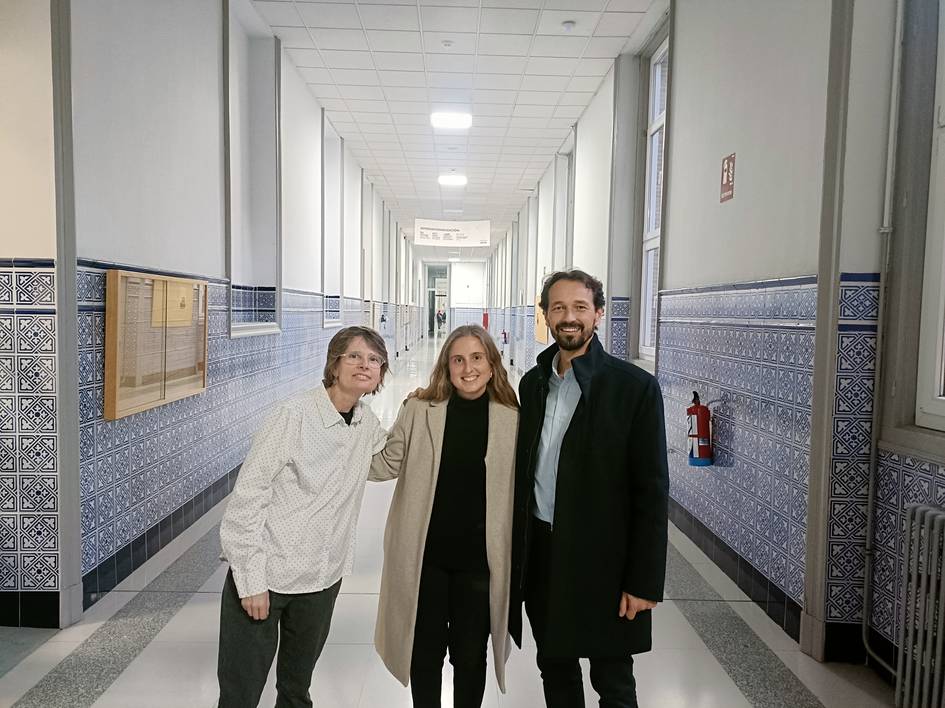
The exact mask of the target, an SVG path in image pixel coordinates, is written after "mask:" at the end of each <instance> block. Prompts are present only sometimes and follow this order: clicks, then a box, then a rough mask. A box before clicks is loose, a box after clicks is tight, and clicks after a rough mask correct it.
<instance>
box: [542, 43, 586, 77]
mask: <svg viewBox="0 0 945 708" xmlns="http://www.w3.org/2000/svg"><path fill="white" fill-rule="evenodd" d="M586 45H587V37H554V36H552V35H538V36H536V37H535V41H534V42H532V52H531V56H533V57H579V56H581V53H582V52H583V51H584V47H585V46H586ZM568 73H569V74H570V73H571V72H570V71H569V72H568Z"/></svg>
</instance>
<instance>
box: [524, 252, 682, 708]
mask: <svg viewBox="0 0 945 708" xmlns="http://www.w3.org/2000/svg"><path fill="white" fill-rule="evenodd" d="M539 305H540V307H541V309H542V310H543V311H544V313H545V319H546V321H547V323H548V327H549V328H550V330H551V333H552V336H553V337H554V339H555V344H554V345H552V346H551V347H549V348H548V349H546V350H545V351H543V352H542V353H541V354H540V355H539V356H538V365H537V366H536V367H534V368H533V369H531V370H530V371H528V372H527V373H526V374H525V376H524V377H523V378H522V381H521V383H520V385H519V398H520V401H521V418H520V422H519V432H518V450H517V458H516V485H515V518H514V523H513V532H512V533H513V536H512V588H511V606H510V615H509V629H510V632H511V634H512V637H513V638H514V639H515V641H516V642H517V643H518V644H519V646H521V635H522V614H521V605H522V602H524V604H525V611H526V613H527V614H528V619H529V621H530V623H531V626H532V631H533V633H534V635H535V641H536V643H537V645H538V668H539V669H540V670H541V676H542V682H543V684H544V693H545V703H546V705H547V706H548V708H575V707H577V706H580V707H583V706H584V687H583V678H582V676H581V668H580V664H579V663H578V659H579V657H586V658H588V659H590V664H591V685H592V686H593V687H594V690H596V691H597V693H598V694H599V695H600V697H601V702H600V705H601V706H602V708H618V707H619V708H628V707H635V706H636V705H637V700H636V685H635V682H634V678H633V658H632V656H631V655H632V654H637V653H640V652H645V651H649V650H650V648H651V645H652V637H651V612H650V610H652V609H653V608H654V607H655V606H656V603H658V602H660V601H661V600H662V599H663V580H664V576H665V570H666V544H667V504H668V493H669V475H668V471H667V461H666V433H665V428H664V424H663V399H662V395H661V393H660V388H659V385H658V384H657V382H656V379H655V378H654V377H653V376H651V375H650V374H649V373H647V372H646V371H643V370H642V369H640V368H638V367H636V366H633V365H632V364H629V363H627V362H625V361H621V360H620V359H617V358H615V357H613V356H610V355H609V354H608V353H607V352H605V351H604V348H603V347H602V346H601V344H600V341H599V340H598V338H597V335H596V334H595V330H596V328H597V325H598V324H599V322H600V319H601V317H602V316H603V313H604V293H603V287H602V285H601V283H600V281H599V280H597V279H596V278H594V277H592V276H590V275H588V274H587V273H584V272H583V271H580V270H572V271H566V272H557V273H552V274H551V275H549V276H548V278H547V279H546V280H545V283H544V287H543V288H542V293H541V299H540V302H539Z"/></svg>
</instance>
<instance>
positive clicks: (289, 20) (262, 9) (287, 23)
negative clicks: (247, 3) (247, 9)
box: [253, 1, 305, 27]
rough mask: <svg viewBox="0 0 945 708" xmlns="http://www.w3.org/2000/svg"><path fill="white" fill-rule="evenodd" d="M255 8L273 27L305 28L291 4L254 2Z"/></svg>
mask: <svg viewBox="0 0 945 708" xmlns="http://www.w3.org/2000/svg"><path fill="white" fill-rule="evenodd" d="M253 7H255V8H256V10H257V11H258V12H259V14H260V15H261V16H262V18H263V19H264V20H265V21H266V22H267V23H268V24H269V25H271V26H274V25H279V26H282V27H304V26H305V25H304V23H303V22H302V18H301V17H299V13H298V10H296V9H295V5H294V4H293V3H290V2H258V1H257V2H254V3H253Z"/></svg>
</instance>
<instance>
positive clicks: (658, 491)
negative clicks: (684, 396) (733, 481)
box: [623, 379, 669, 602]
mask: <svg viewBox="0 0 945 708" xmlns="http://www.w3.org/2000/svg"><path fill="white" fill-rule="evenodd" d="M632 429H633V434H632V435H631V446H632V447H631V450H629V452H628V459H630V460H631V461H632V465H633V470H632V471H631V477H630V505H629V508H630V523H629V527H628V531H629V534H630V535H629V538H628V540H627V565H626V568H625V570H624V582H623V589H624V592H627V593H629V594H631V595H633V596H635V597H639V598H643V599H644V600H651V601H653V602H660V601H662V599H663V583H664V580H665V577H666V544H667V541H668V539H667V524H668V517H669V510H668V506H669V470H668V465H667V460H666V426H665V423H664V420H663V395H662V393H661V392H660V387H659V384H658V383H657V382H656V379H652V380H651V381H650V384H649V385H648V386H647V389H646V391H645V393H644V395H643V400H642V401H641V403H640V406H639V407H638V409H637V412H636V415H635V416H634V420H633V428H632Z"/></svg>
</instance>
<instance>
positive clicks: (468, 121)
mask: <svg viewBox="0 0 945 708" xmlns="http://www.w3.org/2000/svg"><path fill="white" fill-rule="evenodd" d="M430 125H432V126H433V127H434V128H442V129H446V130H467V129H468V128H469V126H471V125H472V116H471V115H470V114H469V113H445V112H442V113H440V112H437V113H431V114H430Z"/></svg>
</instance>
